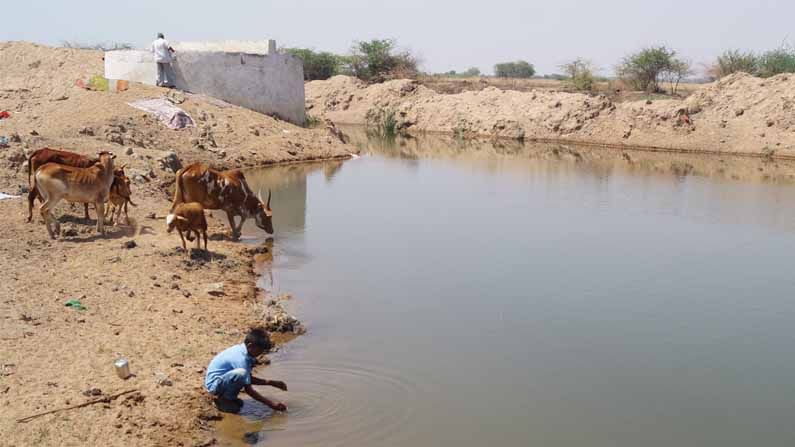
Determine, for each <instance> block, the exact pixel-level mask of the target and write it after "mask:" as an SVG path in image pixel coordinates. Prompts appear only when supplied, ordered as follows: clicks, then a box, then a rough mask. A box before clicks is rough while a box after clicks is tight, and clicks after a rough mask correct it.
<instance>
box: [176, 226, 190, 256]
mask: <svg viewBox="0 0 795 447" xmlns="http://www.w3.org/2000/svg"><path fill="white" fill-rule="evenodd" d="M177 232H179V238H180V239H182V250H184V251H187V250H188V247H186V246H185V236H183V235H182V230H180V229H179V228H177Z"/></svg>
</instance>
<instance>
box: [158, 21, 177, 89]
mask: <svg viewBox="0 0 795 447" xmlns="http://www.w3.org/2000/svg"><path fill="white" fill-rule="evenodd" d="M174 53H175V51H174V49H173V48H171V46H170V45H169V44H168V41H167V40H166V38H165V36H163V33H157V39H156V40H155V41H154V42H152V55H154V57H155V62H157V86H158V87H168V86H169V84H170V83H169V80H168V71H169V70H171V61H172V60H174V58H173V56H172V55H173V54H174Z"/></svg>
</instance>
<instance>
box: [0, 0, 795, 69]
mask: <svg viewBox="0 0 795 447" xmlns="http://www.w3.org/2000/svg"><path fill="white" fill-rule="evenodd" d="M0 17H2V25H0V40H28V41H34V42H39V43H45V44H53V45H54V44H58V43H60V42H61V41H63V40H77V41H81V42H98V41H120V42H130V43H132V44H134V45H136V46H141V47H142V46H145V45H147V44H148V43H149V42H150V41H151V40H153V38H154V37H155V34H156V33H157V32H159V31H162V32H163V33H165V34H166V37H167V38H168V39H169V40H172V41H180V40H181V41H197V40H235V39H240V40H249V39H267V38H274V39H276V40H277V41H278V44H279V46H300V47H310V48H315V49H318V50H328V51H333V52H346V51H347V49H348V48H350V45H351V42H352V41H353V40H357V39H358V40H363V39H371V38H386V37H390V38H395V39H397V40H398V42H399V44H400V45H401V46H402V47H404V48H407V49H410V50H412V51H414V52H415V53H417V54H418V55H419V56H420V57H421V58H422V60H423V61H424V62H423V66H422V68H423V69H424V70H427V71H430V72H442V71H448V70H458V71H463V70H465V69H466V68H468V67H471V66H476V67H478V68H480V69H481V70H482V71H483V72H484V73H491V72H492V68H493V66H494V64H495V63H497V62H504V61H511V60H517V59H524V60H527V61H529V62H530V63H532V64H534V65H535V66H536V69H537V71H538V72H539V73H541V74H543V73H553V72H559V71H560V70H559V68H558V66H559V65H560V64H562V63H565V62H567V61H569V60H571V59H574V58H576V57H578V56H581V57H586V58H589V59H591V60H593V61H594V62H595V63H596V64H597V66H599V67H600V68H602V69H603V73H605V74H609V73H610V72H611V71H612V67H613V66H614V65H615V64H616V62H617V61H618V60H619V59H620V58H621V57H622V56H623V55H625V54H627V53H628V52H631V51H634V50H637V49H639V48H641V47H643V46H646V45H651V44H666V45H668V46H670V47H672V48H675V49H677V50H678V51H679V52H680V53H681V54H682V55H684V56H685V57H687V58H689V59H690V60H691V61H692V62H694V64H695V65H696V66H699V65H700V63H702V62H708V61H710V60H712V59H714V57H715V56H716V55H717V54H719V53H720V52H721V51H723V50H725V49H728V48H742V49H750V50H757V51H758V50H765V49H769V48H773V47H777V46H779V45H780V44H781V43H782V41H785V40H788V41H789V42H792V43H795V29H794V28H795V25H793V23H795V1H793V0H786V1H785V0H746V1H739V0H723V1H720V0H690V1H680V0H673V1H665V0H659V1H653V2H652V1H646V0H602V1H587V0H546V1H533V0H488V1H472V0H393V1H388V2H381V1H377V0H313V1H310V0H283V1H280V2H275V1H271V0H225V1H213V2H211V1H207V0H172V1H168V0H135V1H112V0H111V1H93V2H92V1H68V0H22V1H18V0H2V5H0ZM0 70H2V67H0Z"/></svg>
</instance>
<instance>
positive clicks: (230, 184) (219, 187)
mask: <svg viewBox="0 0 795 447" xmlns="http://www.w3.org/2000/svg"><path fill="white" fill-rule="evenodd" d="M188 202H197V203H200V204H201V205H202V207H204V209H208V210H224V211H225V212H226V217H227V218H228V219H229V225H230V226H231V227H232V237H233V238H234V239H237V238H239V237H240V230H241V229H242V228H243V223H244V222H245V221H246V219H248V218H249V217H253V218H254V222H255V223H256V224H257V226H258V227H259V228H261V229H263V230H265V232H267V233H268V234H273V222H272V217H273V211H272V210H271V193H270V191H268V201H267V203H262V200H261V199H260V198H259V197H258V196H257V195H256V194H254V192H253V191H251V188H249V186H248V183H246V178H245V176H244V175H243V173H242V172H241V171H240V170H238V169H233V170H229V171H217V170H215V169H212V168H210V167H209V166H207V165H205V164H202V163H194V164H192V165H190V166H187V167H185V168H182V169H180V170H179V171H177V177H176V190H175V192H174V202H173V204H172V206H171V211H172V212H173V211H174V209H175V208H176V206H177V205H179V204H180V203H188ZM238 216H239V217H240V224H239V225H235V217H238Z"/></svg>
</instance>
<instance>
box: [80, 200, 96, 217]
mask: <svg viewBox="0 0 795 447" xmlns="http://www.w3.org/2000/svg"><path fill="white" fill-rule="evenodd" d="M83 205H85V211H86V220H88V219H90V218H91V217H89V216H88V202H86V203H84V204H83ZM97 213H99V208H97ZM97 219H99V216H97Z"/></svg>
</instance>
